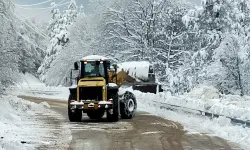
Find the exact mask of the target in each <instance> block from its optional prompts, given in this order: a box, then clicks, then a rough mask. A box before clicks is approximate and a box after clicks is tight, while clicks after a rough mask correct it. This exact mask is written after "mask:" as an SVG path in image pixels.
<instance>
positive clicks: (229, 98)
mask: <svg viewBox="0 0 250 150" xmlns="http://www.w3.org/2000/svg"><path fill="white" fill-rule="evenodd" d="M23 79H24V80H26V81H27V82H26V83H22V84H20V85H19V86H18V88H19V89H20V90H19V91H20V92H19V93H18V94H24V95H30V96H36V97H43V98H52V99H53V98H54V99H61V100H67V98H68V95H69V91H68V88H66V87H46V86H45V85H44V84H42V83H40V81H39V80H37V79H36V78H35V77H33V76H32V75H29V74H27V75H24V76H23ZM123 90H129V91H132V92H133V93H134V94H135V95H136V97H137V101H138V110H139V111H146V112H149V113H151V114H153V115H157V116H161V117H164V118H166V119H170V120H174V121H177V122H180V123H181V124H182V125H184V127H185V130H187V131H188V133H190V134H191V133H206V134H210V135H211V136H213V135H214V136H219V137H222V138H224V139H227V140H230V141H232V142H235V143H238V144H240V145H241V146H242V147H243V148H245V149H250V146H249V145H250V136H249V135H250V130H249V128H248V127H244V126H239V125H233V124H231V122H230V119H227V118H225V117H219V118H214V119H210V118H208V117H204V116H197V115H192V114H186V113H184V112H181V111H180V112H174V111H170V110H166V109H164V108H162V107H161V103H167V104H171V105H177V106H181V107H187V108H191V109H197V110H202V111H206V112H211V113H215V114H220V115H225V116H228V117H232V118H238V119H242V120H250V119H249V118H250V113H249V112H250V109H249V107H248V106H250V105H249V104H250V98H249V97H247V96H245V97H240V96H236V95H221V94H219V92H218V91H217V90H216V89H215V88H213V87H209V86H201V87H198V88H196V89H194V90H193V91H192V92H190V93H188V94H185V95H181V96H172V95H171V94H169V93H159V94H150V93H141V92H139V91H133V90H132V89H131V88H127V89H121V92H122V91H123ZM31 91H32V92H31ZM159 102H161V103H159Z"/></svg>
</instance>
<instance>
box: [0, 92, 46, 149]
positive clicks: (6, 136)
mask: <svg viewBox="0 0 250 150" xmlns="http://www.w3.org/2000/svg"><path fill="white" fill-rule="evenodd" d="M0 101H1V105H0V114H1V115H0V128H1V130H0V149H34V147H35V146H37V145H33V144H34V143H33V144H31V143H29V144H27V143H26V142H28V141H36V142H37V143H40V141H42V139H40V138H39V137H41V136H44V135H46V134H48V133H46V131H45V133H44V135H40V136H35V134H36V132H37V131H35V130H32V129H31V128H30V127H26V126H25V124H29V123H30V124H33V122H34V121H35V120H34V119H30V120H28V118H31V117H32V116H34V115H35V113H36V112H38V111H39V113H43V112H44V113H46V112H47V111H48V109H47V107H48V104H45V105H44V104H43V103H41V104H35V103H31V102H27V101H24V100H22V99H19V98H17V97H16V96H2V97H0ZM47 132H49V131H47ZM31 137H36V139H31Z"/></svg>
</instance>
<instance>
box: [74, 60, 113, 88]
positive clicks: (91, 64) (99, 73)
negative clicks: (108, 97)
mask: <svg viewBox="0 0 250 150" xmlns="http://www.w3.org/2000/svg"><path fill="white" fill-rule="evenodd" d="M74 67H75V70H79V78H78V80H80V79H83V78H88V79H91V78H100V77H103V78H104V79H105V80H106V83H108V81H109V74H108V70H109V68H110V61H109V60H108V58H106V57H102V56H98V55H90V56H87V57H84V58H82V59H81V60H80V63H79V62H78V63H77V62H76V63H75V64H74Z"/></svg>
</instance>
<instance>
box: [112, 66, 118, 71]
mask: <svg viewBox="0 0 250 150" xmlns="http://www.w3.org/2000/svg"><path fill="white" fill-rule="evenodd" d="M113 67H114V69H115V73H116V72H117V68H118V65H117V64H113Z"/></svg>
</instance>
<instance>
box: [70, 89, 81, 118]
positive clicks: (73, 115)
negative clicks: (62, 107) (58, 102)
mask: <svg viewBox="0 0 250 150" xmlns="http://www.w3.org/2000/svg"><path fill="white" fill-rule="evenodd" d="M71 100H75V96H74V95H72V94H70V95H69V99H68V118H69V121H70V122H81V121H82V111H81V110H77V109H76V110H75V111H74V112H73V111H72V110H71V109H70V101H71Z"/></svg>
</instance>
